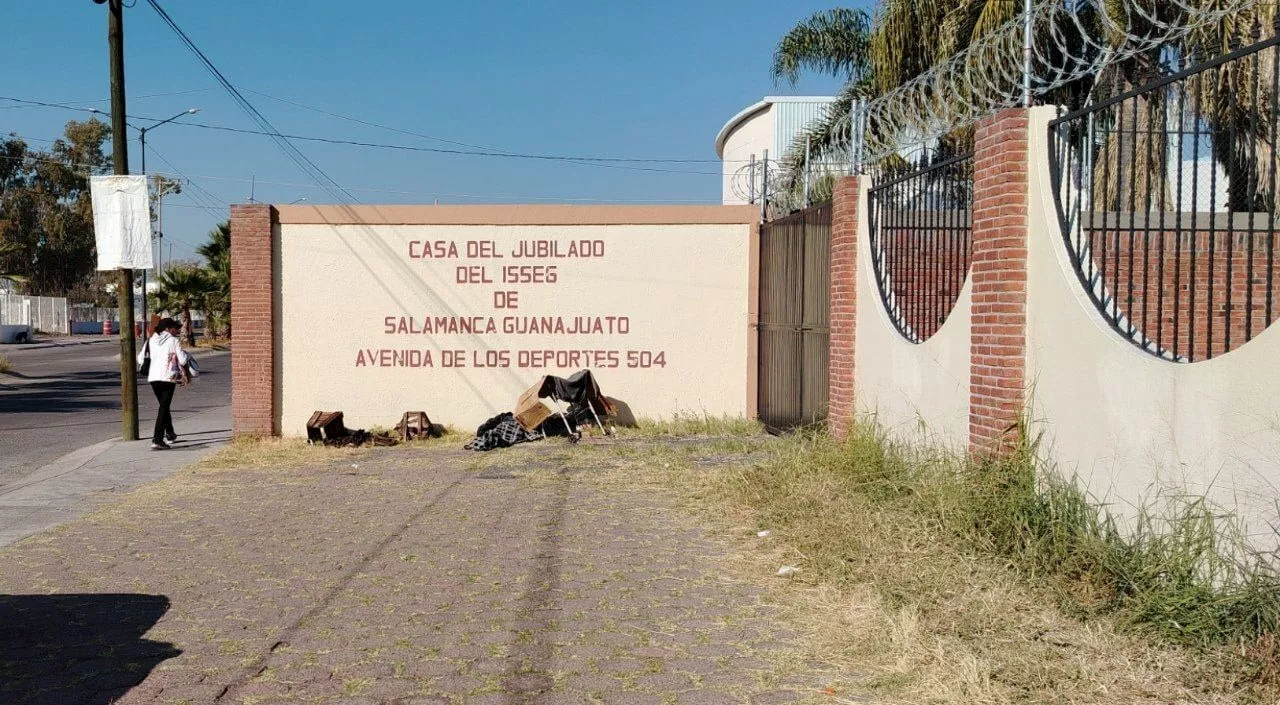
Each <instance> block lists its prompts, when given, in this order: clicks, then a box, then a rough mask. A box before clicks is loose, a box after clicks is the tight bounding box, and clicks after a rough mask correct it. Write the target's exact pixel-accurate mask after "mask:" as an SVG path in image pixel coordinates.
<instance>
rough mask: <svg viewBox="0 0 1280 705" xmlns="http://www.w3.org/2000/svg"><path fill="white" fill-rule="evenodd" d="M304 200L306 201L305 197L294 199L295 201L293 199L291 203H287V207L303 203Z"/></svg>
mask: <svg viewBox="0 0 1280 705" xmlns="http://www.w3.org/2000/svg"><path fill="white" fill-rule="evenodd" d="M305 200H307V197H306V196H303V197H302V198H296V199H294V200H292V201H289V205H291V206H292V205H293V204H295V203H301V202H303V201H305Z"/></svg>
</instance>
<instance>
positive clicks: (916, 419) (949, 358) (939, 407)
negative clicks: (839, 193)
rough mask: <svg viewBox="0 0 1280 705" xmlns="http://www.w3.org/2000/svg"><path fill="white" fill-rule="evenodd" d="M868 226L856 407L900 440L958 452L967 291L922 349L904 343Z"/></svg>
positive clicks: (965, 435) (964, 392)
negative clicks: (888, 307) (879, 276)
mask: <svg viewBox="0 0 1280 705" xmlns="http://www.w3.org/2000/svg"><path fill="white" fill-rule="evenodd" d="M861 181H862V184H861V185H862V188H860V189H859V193H858V198H859V199H860V201H859V206H858V212H860V213H866V212H868V211H867V205H866V203H867V188H866V186H867V180H866V179H863V180H861ZM868 221H869V219H868V218H862V219H860V222H859V223H858V256H857V272H858V273H857V287H858V292H857V301H859V302H860V303H862V305H861V306H858V307H857V312H856V316H857V322H856V326H857V342H856V345H855V361H854V369H855V370H857V383H856V385H855V390H856V395H857V409H858V411H859V412H860V413H862V414H867V415H870V416H872V417H873V418H874V420H875V422H876V423H878V424H879V425H881V426H882V427H884V428H885V429H886V430H888V431H889V432H890V433H892V434H894V435H895V436H897V437H899V438H904V439H905V438H915V439H917V440H920V439H922V437H923V439H925V440H928V441H929V442H931V443H937V444H940V445H944V446H947V447H950V448H953V449H955V450H957V451H961V452H963V450H964V448H965V446H966V445H967V443H968V440H969V345H970V335H969V330H970V322H969V316H970V307H971V305H972V298H971V296H970V291H969V286H968V285H967V284H966V285H965V286H964V287H963V288H962V289H961V291H960V296H959V297H958V299H957V301H956V305H955V307H954V308H953V309H952V311H951V314H950V315H949V316H948V317H947V320H946V322H945V323H943V324H942V326H941V327H940V328H939V329H938V331H937V333H935V334H934V335H932V336H931V337H929V338H928V339H927V340H925V341H924V342H923V343H919V344H915V343H911V342H908V341H907V339H906V338H904V337H903V336H902V334H901V333H899V332H898V330H897V328H895V327H894V325H893V321H892V320H890V318H889V314H888V312H887V311H885V307H884V304H883V303H882V300H881V297H880V292H879V287H878V286H877V285H876V279H875V270H874V265H873V263H872V259H871V244H870V242H871V239H870V232H869V223H868Z"/></svg>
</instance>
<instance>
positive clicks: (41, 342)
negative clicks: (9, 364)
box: [0, 335, 120, 352]
mask: <svg viewBox="0 0 1280 705" xmlns="http://www.w3.org/2000/svg"><path fill="white" fill-rule="evenodd" d="M102 343H116V344H117V345H119V344H120V338H118V337H116V336H106V335H99V336H93V335H83V336H75V337H56V338H48V337H45V338H39V339H37V341H36V342H34V343H18V344H14V345H6V346H4V347H3V348H0V350H6V351H12V352H21V351H26V350H47V349H49V348H66V347H71V346H73V345H100V344H102Z"/></svg>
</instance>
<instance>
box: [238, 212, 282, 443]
mask: <svg viewBox="0 0 1280 705" xmlns="http://www.w3.org/2000/svg"><path fill="white" fill-rule="evenodd" d="M276 218H277V216H276V211H275V209H274V208H272V207H271V206H269V205H265V204H249V205H233V206H231V335H232V337H233V340H234V341H235V353H234V354H233V355H232V356H231V431H232V433H233V434H234V435H236V436H249V435H259V436H269V435H275V434H276V433H277V432H278V429H277V428H276V425H275V418H276V414H275V411H276V410H275V326H276V321H275V314H274V311H275V308H274V300H273V298H274V297H273V292H274V290H275V268H274V262H273V257H272V250H273V247H272V240H273V237H272V224H273V223H274V222H275V220H276Z"/></svg>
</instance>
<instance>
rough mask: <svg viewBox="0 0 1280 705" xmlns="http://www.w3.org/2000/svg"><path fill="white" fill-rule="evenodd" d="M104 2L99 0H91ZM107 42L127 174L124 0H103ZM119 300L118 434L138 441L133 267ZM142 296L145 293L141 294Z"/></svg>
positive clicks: (118, 161) (124, 273)
mask: <svg viewBox="0 0 1280 705" xmlns="http://www.w3.org/2000/svg"><path fill="white" fill-rule="evenodd" d="M94 2H95V3H97V4H103V3H102V0H94ZM106 5H107V45H108V47H109V48H110V52H111V160H112V163H113V164H114V166H115V173H116V175H118V176H123V175H127V174H128V173H129V136H128V135H127V134H126V133H125V121H124V118H125V106H124V7H123V0H106ZM117 288H118V290H117V292H116V293H117V300H118V301H119V302H120V436H121V437H122V438H123V439H124V440H126V441H136V440H138V379H137V367H136V365H137V363H136V362H135V360H134V357H135V354H136V351H137V348H136V346H135V339H134V337H133V336H134V330H133V270H132V269H121V270H120V279H119V284H118V285H117ZM144 295H145V293H144Z"/></svg>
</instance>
